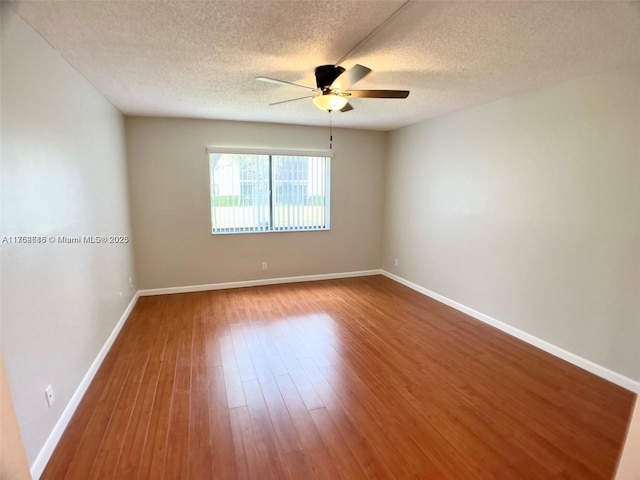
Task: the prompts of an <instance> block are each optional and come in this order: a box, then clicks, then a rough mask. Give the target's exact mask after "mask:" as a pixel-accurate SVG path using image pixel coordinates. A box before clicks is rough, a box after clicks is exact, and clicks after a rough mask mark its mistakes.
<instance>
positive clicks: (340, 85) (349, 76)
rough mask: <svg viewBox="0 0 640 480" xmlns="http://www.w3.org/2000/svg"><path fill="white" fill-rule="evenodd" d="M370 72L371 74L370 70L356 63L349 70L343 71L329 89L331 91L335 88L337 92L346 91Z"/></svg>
mask: <svg viewBox="0 0 640 480" xmlns="http://www.w3.org/2000/svg"><path fill="white" fill-rule="evenodd" d="M370 72H371V69H370V68H367V67H365V66H362V65H360V64H357V63H356V64H355V65H354V66H353V67H351V68H350V69H349V70H345V71H344V72H342V73H341V74H340V75H338V78H336V79H335V80H334V81H333V83H332V84H331V88H332V89H334V88H335V89H338V90H346V89H347V88H349V87H350V86H351V85H353V84H354V83H356V82H358V81H360V80H362V79H363V78H364V77H366V76H367V75H369V73H370Z"/></svg>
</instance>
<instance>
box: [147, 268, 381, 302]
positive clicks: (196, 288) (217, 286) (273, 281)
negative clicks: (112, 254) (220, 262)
mask: <svg viewBox="0 0 640 480" xmlns="http://www.w3.org/2000/svg"><path fill="white" fill-rule="evenodd" d="M381 274H382V270H361V271H358V272H340V273H323V274H319V275H302V276H297V277H276V278H265V279H260V280H246V281H242V282H227V283H210V284H206V285H190V286H186V287H169V288H152V289H149V290H140V291H139V292H138V293H139V294H140V296H141V297H146V296H151V295H167V294H171V293H191V292H205V291H207V290H224V289H227V288H244V287H258V286H261V285H277V284H280V283H298V282H315V281H318V280H335V279H337V278H352V277H368V276H370V275H381Z"/></svg>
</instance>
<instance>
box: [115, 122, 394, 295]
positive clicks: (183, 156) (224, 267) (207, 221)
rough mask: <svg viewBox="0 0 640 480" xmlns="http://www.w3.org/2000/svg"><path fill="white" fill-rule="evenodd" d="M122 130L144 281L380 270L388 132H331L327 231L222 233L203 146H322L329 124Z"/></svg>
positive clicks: (169, 283) (145, 284)
mask: <svg viewBox="0 0 640 480" xmlns="http://www.w3.org/2000/svg"><path fill="white" fill-rule="evenodd" d="M328 121H329V118H328V117H327V122H328ZM126 133H127V152H128V159H129V179H130V192H131V205H132V217H133V226H134V237H135V240H136V243H135V257H136V267H137V273H138V279H139V285H140V288H142V289H148V288H159V287H175V286H186V285H201V284H209V283H219V282H232V281H242V280H255V279H262V278H275V277H287V276H296V275H310V274H321V273H336V272H348V271H359V270H368V269H375V268H379V267H380V255H381V251H382V220H381V216H380V212H381V211H382V209H383V198H382V192H383V184H384V177H383V173H384V158H385V147H386V138H387V134H386V133H382V132H367V131H358V130H342V129H340V130H334V132H333V133H334V152H335V154H334V158H333V160H332V163H331V204H332V210H331V230H330V231H323V232H295V233H263V234H239V235H216V236H214V235H212V234H211V213H210V205H211V201H210V196H209V163H208V156H207V154H206V152H205V149H206V147H207V146H214V145H215V146H246V147H272V148H288V149H311V150H322V149H325V150H326V149H327V148H328V143H329V129H328V128H317V127H301V126H292V125H274V124H257V123H241V122H224V121H207V120H181V119H159V118H142V117H127V119H126ZM263 261H266V262H268V264H269V270H268V271H266V272H263V271H262V270H261V263H262V262H263Z"/></svg>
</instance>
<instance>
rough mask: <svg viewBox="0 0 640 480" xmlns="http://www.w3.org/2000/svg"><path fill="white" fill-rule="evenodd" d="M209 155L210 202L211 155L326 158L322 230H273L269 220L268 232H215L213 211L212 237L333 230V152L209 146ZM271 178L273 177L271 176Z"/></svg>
mask: <svg viewBox="0 0 640 480" xmlns="http://www.w3.org/2000/svg"><path fill="white" fill-rule="evenodd" d="M206 153H207V163H208V167H209V201H210V202H211V200H212V199H213V193H214V192H213V191H212V185H213V183H212V182H211V180H212V178H213V177H212V173H213V172H212V171H211V154H236V155H264V156H270V157H274V156H292V157H296V156H297V157H320V158H325V159H326V160H325V198H326V199H327V201H326V202H325V206H324V207H325V212H324V216H325V222H324V223H325V225H324V227H322V228H291V229H288V228H287V229H284V228H280V229H275V228H273V218H270V220H269V229H268V230H250V229H247V230H239V231H228V232H221V231H215V227H214V225H213V216H212V215H211V211H210V213H209V219H210V222H211V234H212V235H238V234H253V233H293V232H324V231H328V230H331V162H332V160H333V151H332V150H292V149H282V148H266V147H265V148H262V147H259V148H256V147H216V146H208V147H207V148H206ZM271 161H272V160H271V159H270V160H269V163H270V165H269V169H270V171H271V168H272V167H271ZM270 177H271V175H270ZM272 180H273V179H272V178H270V180H269V185H270V189H269V203H270V205H271V207H270V209H271V208H272V206H273V198H274V192H273V187H272Z"/></svg>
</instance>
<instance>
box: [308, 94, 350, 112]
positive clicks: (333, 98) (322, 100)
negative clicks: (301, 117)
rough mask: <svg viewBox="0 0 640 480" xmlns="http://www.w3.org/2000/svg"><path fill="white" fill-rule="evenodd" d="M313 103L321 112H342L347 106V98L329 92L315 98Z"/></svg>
mask: <svg viewBox="0 0 640 480" xmlns="http://www.w3.org/2000/svg"><path fill="white" fill-rule="evenodd" d="M313 103H314V104H315V106H316V107H318V108H319V109H320V110H327V111H331V110H340V109H341V108H343V107H344V106H345V105H346V104H347V99H346V97H343V96H340V95H336V94H335V93H331V92H328V93H323V94H322V95H317V96H315V97H313Z"/></svg>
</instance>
